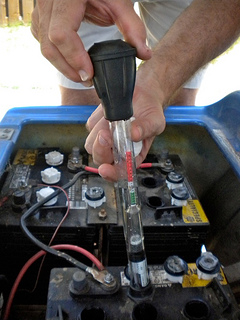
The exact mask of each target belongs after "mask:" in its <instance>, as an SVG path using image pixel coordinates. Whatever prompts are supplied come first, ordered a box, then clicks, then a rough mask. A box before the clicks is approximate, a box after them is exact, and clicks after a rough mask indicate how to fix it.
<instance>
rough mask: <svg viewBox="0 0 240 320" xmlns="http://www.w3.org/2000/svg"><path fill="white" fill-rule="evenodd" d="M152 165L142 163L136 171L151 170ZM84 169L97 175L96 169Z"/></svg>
mask: <svg viewBox="0 0 240 320" xmlns="http://www.w3.org/2000/svg"><path fill="white" fill-rule="evenodd" d="M152 165H153V164H152V163H142V164H140V166H139V167H138V169H145V168H151V167H152ZM84 169H85V170H86V171H89V172H93V173H97V174H98V169H97V168H93V167H88V166H84Z"/></svg>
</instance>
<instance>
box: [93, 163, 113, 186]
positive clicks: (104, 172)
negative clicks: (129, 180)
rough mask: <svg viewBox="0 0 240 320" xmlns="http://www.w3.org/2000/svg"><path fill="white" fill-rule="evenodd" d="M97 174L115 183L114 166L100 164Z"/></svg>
mask: <svg viewBox="0 0 240 320" xmlns="http://www.w3.org/2000/svg"><path fill="white" fill-rule="evenodd" d="M98 173H99V174H100V176H101V177H102V178H103V179H105V180H107V181H110V182H114V181H117V172H116V169H115V167H114V166H112V165H111V164H106V163H105V164H102V165H101V166H99V167H98Z"/></svg>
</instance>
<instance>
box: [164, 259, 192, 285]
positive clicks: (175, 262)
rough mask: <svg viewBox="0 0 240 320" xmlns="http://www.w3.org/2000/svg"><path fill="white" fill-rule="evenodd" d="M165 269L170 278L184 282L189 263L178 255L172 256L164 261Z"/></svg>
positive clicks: (173, 280)
mask: <svg viewBox="0 0 240 320" xmlns="http://www.w3.org/2000/svg"><path fill="white" fill-rule="evenodd" d="M164 270H165V272H166V275H167V278H168V280H170V281H171V282H175V283H177V282H179V283H182V280H183V276H184V274H186V273H187V271H188V265H187V263H186V262H185V261H184V260H183V259H181V258H180V257H178V256H170V257H168V258H167V260H166V261H165V262H164Z"/></svg>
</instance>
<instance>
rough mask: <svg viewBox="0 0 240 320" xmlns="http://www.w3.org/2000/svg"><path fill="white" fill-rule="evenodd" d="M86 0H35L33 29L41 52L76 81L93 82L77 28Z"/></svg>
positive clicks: (91, 72) (88, 58)
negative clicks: (36, 0)
mask: <svg viewBox="0 0 240 320" xmlns="http://www.w3.org/2000/svg"><path fill="white" fill-rule="evenodd" d="M85 2H86V1H85V0H71V1H68V0H38V2H37V6H36V8H35V9H34V12H33V25H32V33H33V35H34V36H35V38H37V39H38V40H39V42H40V45H41V51H42V54H43V56H44V57H45V58H46V59H48V60H49V61H50V62H51V63H52V64H53V65H54V66H55V67H56V68H57V69H58V70H59V71H60V72H61V73H63V74H64V75H65V76H66V77H67V78H69V79H71V80H72V81H75V82H84V84H85V85H86V86H90V85H92V83H91V81H90V80H91V78H92V76H93V67H92V63H91V60H90V57H89V55H88V53H87V52H86V50H85V49H84V46H83V44H82V41H81V39H80V38H79V36H78V34H77V31H78V29H79V27H80V24H81V21H82V19H83V15H84V12H85Z"/></svg>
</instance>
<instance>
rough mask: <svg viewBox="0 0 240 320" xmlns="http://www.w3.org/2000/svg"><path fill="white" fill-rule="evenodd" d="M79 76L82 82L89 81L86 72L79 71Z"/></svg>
mask: <svg viewBox="0 0 240 320" xmlns="http://www.w3.org/2000/svg"><path fill="white" fill-rule="evenodd" d="M79 75H80V78H81V79H82V81H87V80H88V79H89V75H88V74H87V72H86V71H85V70H80V71H79Z"/></svg>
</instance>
